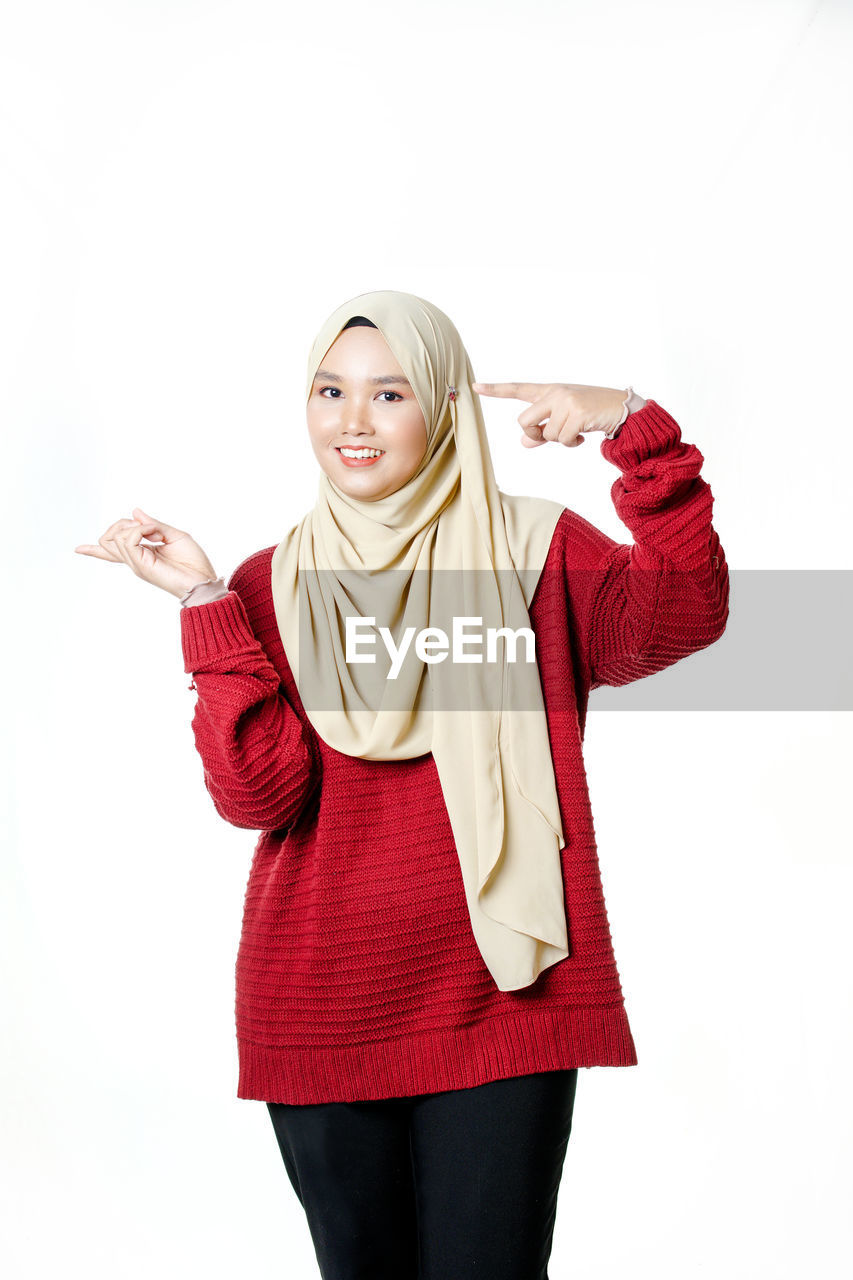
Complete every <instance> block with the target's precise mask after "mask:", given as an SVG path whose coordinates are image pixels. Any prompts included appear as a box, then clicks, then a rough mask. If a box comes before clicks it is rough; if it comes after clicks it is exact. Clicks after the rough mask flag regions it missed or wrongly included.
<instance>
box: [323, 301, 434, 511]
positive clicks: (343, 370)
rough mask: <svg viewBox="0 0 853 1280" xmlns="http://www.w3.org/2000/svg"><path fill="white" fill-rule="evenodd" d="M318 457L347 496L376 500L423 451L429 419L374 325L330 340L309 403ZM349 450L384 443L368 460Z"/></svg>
mask: <svg viewBox="0 0 853 1280" xmlns="http://www.w3.org/2000/svg"><path fill="white" fill-rule="evenodd" d="M307 417H308V433H309V435H310V437H311V445H312V448H313V450H314V453H315V455H316V458H317V461H318V462H319V464H320V466H321V467H322V468H323V470H324V471H325V473H326V475H327V476H328V477H329V479H330V480H333V481H334V482H335V484H336V485H337V486H338V488H339V489H340V490H341V491H342V492H343V493H346V494H348V495H349V496H350V497H353V498H359V499H361V500H362V501H365V502H375V501H376V500H377V499H379V498H387V497H388V495H389V494H391V493H395V492H396V491H397V489H399V488H401V487H402V486H403V485H404V484H405V483H406V481H407V480H410V479H411V477H412V476H413V475H414V473H415V471H417V469H418V466H419V464H420V461H421V459H422V458H423V456H424V454H425V453H426V447H427V427H426V422H425V420H424V415H423V414H422V413H421V408H420V405H419V404H418V402H417V399H416V398H415V393H414V391H413V390H412V387H411V385H410V383H409V381H408V379H407V378H406V375H405V374H404V373H403V370H402V369H401V368H400V366H399V364H398V363H397V361H396V360H395V359H394V356H393V355H392V353H391V349H390V347H389V346H388V344H387V342H386V341H385V339H384V338H383V337H382V334H381V333H380V332H379V330H378V329H369V328H368V327H367V326H366V325H357V326H356V327H355V328H352V329H345V330H344V332H343V333H341V334H339V335H338V337H337V338H336V340H335V341H334V342H333V343H332V345H331V347H329V350H328V351H327V352H326V354H325V356H324V357H323V360H322V363H321V365H320V368H319V369H318V370H317V374H316V377H315V378H314V384H313V386H312V388H311V395H310V396H309V397H308V406H307ZM342 446H343V447H344V448H345V449H346V450H348V451H349V450H356V451H361V450H363V449H368V450H370V451H371V454H372V451H373V450H381V453H380V454H379V456H378V457H375V458H373V459H372V461H364V462H361V461H358V460H353V459H350V458H347V457H345V456H344V455H343V454H342V453H341V447H342Z"/></svg>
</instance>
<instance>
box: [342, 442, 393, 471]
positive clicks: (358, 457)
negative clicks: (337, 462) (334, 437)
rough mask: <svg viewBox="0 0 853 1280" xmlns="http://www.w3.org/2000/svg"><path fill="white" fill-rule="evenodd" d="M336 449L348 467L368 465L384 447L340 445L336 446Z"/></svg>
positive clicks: (380, 455)
mask: <svg viewBox="0 0 853 1280" xmlns="http://www.w3.org/2000/svg"><path fill="white" fill-rule="evenodd" d="M337 451H338V453H339V454H340V456H341V457H342V458H343V460H344V463H345V464H346V465H347V466H349V467H362V466H370V464H371V463H373V462H376V460H377V458H381V457H382V456H383V454H384V453H385V450H384V449H369V448H364V449H349V448H346V446H341V445H338V446H337Z"/></svg>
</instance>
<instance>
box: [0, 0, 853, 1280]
mask: <svg viewBox="0 0 853 1280" xmlns="http://www.w3.org/2000/svg"><path fill="white" fill-rule="evenodd" d="M852 35H853V5H851V3H849V2H848V3H844V2H843V0H825V2H824V3H812V2H811V0H810V2H808V3H806V2H805V0H772V2H770V0H737V3H734V2H733V0H725V2H722V0H714V3H692V4H691V3H687V4H686V3H684V2H683V0H667V2H664V0H645V2H644V3H643V4H631V3H628V2H623V3H606V2H605V3H602V2H601V0H596V2H595V3H592V2H588V3H579V2H578V3H569V2H567V0H551V2H546V0H525V2H524V3H523V4H507V3H501V2H500V0H488V2H486V0H477V2H476V3H465V2H464V0H462V2H461V3H460V0H454V2H451V0H432V2H431V3H430V4H428V5H424V4H420V3H418V4H413V3H408V2H401V0H395V2H394V3H391V2H390V0H388V2H379V0H359V3H351V2H347V3H341V2H340V0H327V2H326V3H324V4H323V5H322V6H320V7H318V8H316V9H314V11H313V12H310V13H309V10H308V8H307V7H305V8H304V9H303V11H302V12H299V11H296V10H294V9H293V8H292V7H291V6H289V5H285V4H284V3H271V2H269V3H263V2H260V0H240V3H236V2H235V0H227V2H223V3H201V2H197V3H193V2H191V0H183V2H182V0H172V2H169V3H167V2H165V0H160V2H148V3H144V2H143V0H138V2H137V3H128V2H127V0H109V2H108V0H101V2H100V3H96V2H94V0H88V2H82V0H78V2H77V3H59V2H54V3H48V2H46V0H27V3H9V2H8V0H7V2H6V3H4V4H3V5H2V9H0V175H2V184H3V190H2V199H0V233H1V234H0V262H2V277H3V283H2V304H0V306H2V316H0V326H2V331H0V351H2V371H1V372H0V411H2V417H3V422H4V448H3V460H4V464H5V465H4V467H3V493H2V502H3V512H4V515H5V526H6V527H5V530H4V535H5V536H4V537H3V540H2V541H3V552H4V563H3V568H2V572H3V580H4V584H5V591H4V603H5V609H4V616H5V620H6V622H5V627H4V633H5V641H6V654H7V656H6V659H5V663H4V672H5V676H6V690H5V695H6V705H7V707H10V708H11V713H12V714H11V717H10V716H9V715H7V716H6V717H5V722H6V727H7V752H6V761H5V768H4V776H5V778H6V780H7V784H8V793H7V801H8V804H7V814H8V818H7V826H8V829H9V832H10V837H11V838H10V839H7V840H6V841H5V842H4V843H5V853H4V861H3V885H2V904H3V905H2V920H0V924H2V937H3V944H2V958H3V997H4V1008H3V1009H2V1028H3V1039H4V1049H3V1060H2V1071H3V1076H2V1081H0V1093H1V1094H2V1102H0V1106H2V1122H3V1137H2V1147H3V1153H4V1154H3V1157H2V1161H3V1163H2V1169H3V1178H4V1183H5V1185H4V1186H3V1187H2V1195H0V1203H2V1206H3V1209H2V1213H3V1217H4V1236H5V1239H4V1241H3V1245H2V1248H3V1255H4V1258H5V1260H6V1268H5V1269H6V1274H7V1275H10V1276H14V1277H16V1278H17V1277H20V1278H21V1280H31V1278H34V1277H43V1276H48V1275H53V1274H56V1275H62V1276H74V1277H77V1276H80V1277H83V1276H85V1277H87V1278H88V1280H95V1278H100V1277H110V1278H111V1280H115V1278H119V1277H120V1278H121V1280H124V1278H127V1280H130V1278H132V1280H137V1278H142V1277H146V1280H147V1278H148V1277H150V1276H151V1275H153V1274H155V1273H156V1274H158V1275H162V1276H166V1277H179V1276H180V1277H183V1276H187V1275H190V1276H196V1275H198V1276H201V1275H204V1276H206V1277H209V1278H211V1280H212V1278H214V1277H220V1276H222V1277H225V1276H229V1277H230V1276H234V1275H237V1274H249V1275H256V1276H278V1275H285V1274H286V1275H288V1276H289V1277H290V1280H303V1278H304V1280H314V1278H315V1277H316V1275H317V1270H316V1263H315V1261H314V1255H313V1248H312V1244H311V1240H310V1236H309V1233H308V1229H307V1225H306V1223H305V1220H304V1216H303V1214H302V1210H301V1208H300V1206H299V1204H298V1202H297V1200H296V1198H295V1195H294V1194H293V1192H292V1190H291V1188H290V1184H289V1182H288V1181H287V1177H286V1173H285V1170H284V1166H283V1164H282V1162H281V1158H280V1155H279V1152H278V1148H277V1146H276V1144H275V1140H274V1134H273V1130H272V1126H271V1125H270V1122H269V1119H268V1116H267V1111H266V1107H265V1106H264V1104H263V1103H261V1102H250V1101H241V1100H238V1099H237V1098H236V1072H237V1055H236V1043H235V1041H234V1035H233V977H234V975H233V968H234V960H235V955H236V948H237V942H238V936H239V927H240V912H241V907H242V896H243V891H244V887H245V881H246V876H247V874H248V867H249V861H250V858H251V853H252V849H253V845H254V841H255V839H256V836H255V835H254V834H253V833H252V832H248V831H243V830H238V829H236V828H232V827H229V826H228V825H227V824H225V823H224V822H223V821H222V820H221V819H220V818H219V817H218V816H217V814H216V813H215V811H214V809H213V806H212V803H211V801H210V799H209V797H208V795H207V793H206V791H205V789H204V785H203V779H202V772H201V764H200V761H199V759H198V757H197V756H196V754H195V751H194V747H193V741H192V734H191V730H190V719H191V715H192V709H193V705H194V701H195V694H194V693H192V692H190V691H189V690H188V688H187V686H188V683H189V677H188V676H187V675H185V674H184V672H183V669H182V665H183V664H182V657H181V650H180V633H179V619H178V603H177V601H176V600H175V598H174V597H172V596H169V595H167V594H166V593H165V592H162V591H157V590H156V589H154V588H152V587H150V586H149V585H147V584H145V583H143V582H142V581H141V580H139V579H137V578H135V577H134V576H133V575H132V574H131V573H130V572H128V571H127V569H126V568H125V567H124V566H117V565H111V564H106V563H104V562H100V561H97V560H92V559H87V558H85V557H83V556H79V555H75V553H74V550H73V548H74V547H75V546H76V545H77V544H78V543H81V542H95V541H96V540H97V538H98V537H99V536H100V534H101V533H103V531H104V530H105V529H106V527H107V526H108V525H109V524H110V523H111V522H112V521H114V520H115V519H117V518H118V517H119V516H124V515H129V514H130V510H131V508H132V507H133V506H134V505H136V504H140V505H141V506H143V507H145V508H146V509H148V510H150V511H151V512H152V513H153V514H154V515H155V516H157V517H158V518H162V519H164V520H167V521H168V522H170V523H173V524H177V525H179V526H181V527H183V528H186V529H188V530H189V531H190V532H191V533H192V534H193V536H194V537H195V538H197V539H198V540H199V541H200V542H201V544H202V545H203V547H204V548H205V550H206V551H207V553H208V554H209V555H210V557H211V559H212V561H213V563H214V565H215V566H216V567H217V571H218V572H220V573H222V574H228V573H230V572H231V570H232V569H233V568H234V567H235V566H236V565H237V564H238V563H239V561H240V560H242V559H243V558H244V557H245V556H247V555H249V554H251V553H252V552H253V551H256V550H258V549H260V548H262V547H266V546H270V545H272V544H274V543H276V542H278V541H279V540H280V538H281V537H282V536H283V532H284V531H285V530H286V529H287V528H289V527H290V526H291V525H292V524H294V523H295V522H296V520H297V519H298V518H299V517H300V516H301V515H302V514H303V513H304V512H305V511H306V510H308V509H309V508H310V506H312V505H313V502H314V498H315V493H316V485H317V475H318V470H317V465H316V462H315V460H314V457H313V454H312V453H311V450H310V447H309V444H308V440H307V434H306V431H305V426H304V423H305V418H304V381H305V366H306V360H307V355H308V350H309V347H310V344H311V341H312V340H313V337H314V334H315V332H316V330H317V329H318V327H319V325H320V324H321V323H322V321H323V320H324V319H325V317H326V315H327V314H328V313H329V312H330V311H331V310H332V309H333V308H334V307H336V306H337V305H338V304H339V303H340V302H342V301H344V300H345V299H346V298H349V297H352V296H353V295H355V294H357V293H361V292H365V291H368V290H371V289H380V288H383V289H384V288H393V289H402V290H407V291H410V292H414V293H418V294H421V295H422V296H425V297H427V298H429V299H431V300H432V301H433V302H435V303H436V304H437V305H438V306H440V307H441V308H442V309H443V310H444V311H446V312H447V314H448V315H450V316H451V318H452V319H453V320H454V321H455V323H456V324H457V326H458V328H459V330H460V333H461V334H462V337H463V340H464V341H465V343H466V346H467V348H468V350H469V353H470V355H471V359H472V362H473V365H474V370H475V374H476V376H477V377H478V378H481V379H484V380H487V381H504V380H513V379H530V380H534V381H537V380H539V381H552V380H558V381H575V382H584V383H591V384H604V385H611V386H619V387H622V386H625V385H627V384H628V383H632V384H633V385H634V387H635V388H636V389H637V391H638V392H639V393H640V394H641V395H644V396H646V397H653V398H654V399H656V400H657V401H658V402H659V403H660V404H661V405H663V406H664V407H665V408H666V409H668V410H669V412H670V413H672V414H673V415H674V417H675V418H676V419H677V420H678V422H679V423H680V425H681V428H682V433H683V437H684V439H685V440H688V441H691V442H694V443H696V444H697V445H698V446H699V447H700V448H701V450H702V452H703V454H704V456H705V466H704V470H703V474H704V476H705V478H706V479H707V480H708V481H709V483H710V484H711V487H712V490H713V492H714V495H715V507H714V520H715V525H716V527H717V529H718V531H719V532H720V536H721V538H722V542H723V545H724V547H725V550H726V553H727V556H728V560H729V564H730V566H731V568H732V569H747V568H748V569H756V568H764V569H773V568H780V569H781V568H802V569H819V568H833V569H840V568H847V569H849V568H850V567H851V563H850V536H849V509H850V474H851V464H852V463H853V443H852V442H853V431H851V425H853V423H851V417H852V416H853V414H851V406H853V390H852V389H851V382H850V349H851V342H850V339H851V332H850V325H849V306H850V297H851V285H853V279H851V275H853V272H851V256H850V251H849V227H850V225H851V220H853V167H851V106H853V90H851V78H850V74H849V72H850V66H851V54H853V39H851V36H852ZM523 408H524V405H523V404H520V403H516V402H512V401H506V402H503V401H501V402H497V401H492V402H490V403H487V405H486V417H487V422H488V425H489V433H490V439H491V442H492V446H493V458H494V464H495V472H496V476H497V480H498V484H499V485H500V486H501V487H502V488H504V489H505V490H507V491H509V492H519V493H521V492H525V493H534V494H539V495H542V496H545V497H550V498H554V499H558V500H560V501H562V502H563V503H564V504H565V505H568V506H570V507H572V508H573V509H574V510H576V511H578V512H580V513H581V514H583V515H584V516H586V517H587V518H588V519H590V520H592V521H593V522H594V523H596V524H597V525H598V526H599V527H600V528H603V529H605V530H606V531H607V532H608V533H610V534H611V535H612V536H614V537H617V538H619V540H620V541H630V535H629V534H628V533H627V531H626V530H625V527H624V526H623V525H622V524H621V523H620V521H619V520H618V518H617V517H616V515H615V512H614V510H613V507H612V505H611V501H610V486H611V484H612V483H613V480H614V479H615V478H616V475H617V474H618V473H617V472H616V471H615V469H614V468H613V467H611V466H610V465H609V464H608V463H607V462H605V460H604V459H603V458H602V457H601V455H600V453H599V449H598V447H597V438H595V437H592V438H591V440H588V441H587V442H586V445H585V447H584V448H582V449H573V450H567V449H564V448H562V447H561V446H548V447H547V449H535V450H525V449H523V448H522V447H521V445H520V443H519V435H520V432H519V430H518V427H517V425H516V422H515V419H516V417H517V415H518V413H520V412H521V411H522V409H523ZM834 639H835V638H833V637H825V636H821V635H816V636H815V642H814V648H813V650H811V651H810V652H807V653H804V654H803V661H804V662H815V661H820V660H821V657H822V655H825V654H827V653H829V652H830V651H831V649H832V644H833V640H834ZM594 706H595V703H594V700H593V703H592V710H591V713H590V719H589V725H588V734H587V747H586V760H587V769H588V773H589V781H590V788H591V793H592V803H593V810H594V813H595V815H596V829H597V835H598V842H599V852H600V857H601V863H602V869H603V875H604V884H605V892H606V895H607V903H608V910H609V916H610V923H611V928H612V932H613V938H614V944H615V949H616V956H617V961H618V964H619V969H620V975H621V978H622V983H623V988H624V992H625V998H626V1007H627V1010H628V1014H629V1018H630V1021H631V1025H632V1029H633V1032H634V1036H635V1040H636V1042H637V1048H638V1054H639V1058H640V1064H639V1066H638V1067H635V1068H633V1069H621V1070H605V1069H592V1070H585V1071H582V1072H581V1073H580V1079H579V1083H578V1094H577V1102H576V1110H575V1124H574V1130H573V1133H572V1138H571V1141H570V1145H569V1151H568V1155H567V1159H566V1167H565V1173H564V1177H563V1182H562V1186H561V1190H560V1197H559V1204H558V1216H557V1225H556V1231H555V1238H554V1251H553V1255H552V1262H551V1272H550V1274H551V1277H552V1280H563V1278H564V1277H565V1278H566V1280H568V1278H569V1277H578V1278H580V1277H583V1278H584V1280H605V1278H606V1280H610V1278H612V1277H619V1276H624V1275H625V1274H631V1275H642V1276H646V1275H648V1276H650V1277H651V1276H654V1277H655V1280H692V1278H693V1277H714V1278H716V1277H723V1276H724V1277H726V1280H740V1278H743V1280H788V1278H789V1277H790V1278H792V1280H793V1278H794V1277H796V1278H797V1280H800V1278H801V1277H802V1276H804V1275H806V1274H812V1275H819V1276H821V1277H822V1280H835V1278H836V1277H839V1278H840V1277H842V1276H844V1277H846V1276H847V1275H848V1274H849V1268H850V1265H851V1259H850V1241H849V1222H850V1215H849V1206H850V1203H851V1187H850V1179H849V1151H850V1141H851V1112H850V1107H849V1095H850V1085H849V1077H850V1065H849V1064H850V1050H851V1044H850V1040H851V1017H850V1015H851V1007H853V1001H851V985H853V984H851V966H850V963H849V945H850V943H849V932H848V917H849V904H850V889H851V859H850V839H849V822H848V812H847V809H846V807H845V805H844V787H843V784H845V783H846V782H847V780H848V776H849V771H850V751H849V737H848V731H849V724H850V720H849V715H845V714H840V713H839V714H833V713H825V714H823V713H821V714H817V713H816V714H804V713H786V712H781V711H780V712H777V713H746V712H744V713H728V712H719V713H701V714H692V713H686V712H685V713H664V712H662V713H658V714H655V713H651V714H646V713H620V712H608V713H606V714H605V713H599V714H596V713H595V710H594ZM455 1280H460V1278H455Z"/></svg>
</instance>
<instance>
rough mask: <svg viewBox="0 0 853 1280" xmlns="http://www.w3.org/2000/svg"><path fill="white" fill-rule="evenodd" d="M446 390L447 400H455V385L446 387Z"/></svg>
mask: <svg viewBox="0 0 853 1280" xmlns="http://www.w3.org/2000/svg"><path fill="white" fill-rule="evenodd" d="M447 392H448V394H447V398H448V400H455V399H456V388H455V387H448V388H447Z"/></svg>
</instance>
